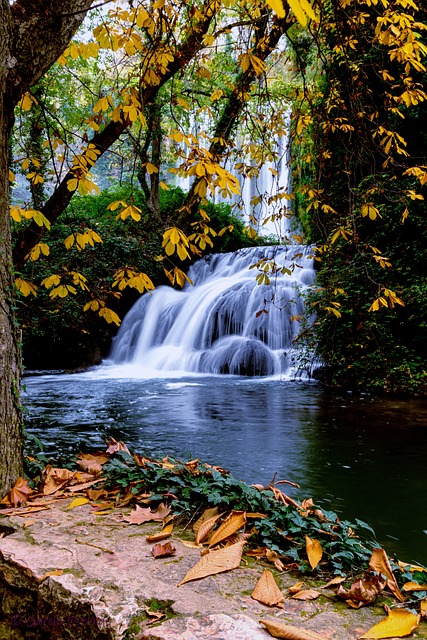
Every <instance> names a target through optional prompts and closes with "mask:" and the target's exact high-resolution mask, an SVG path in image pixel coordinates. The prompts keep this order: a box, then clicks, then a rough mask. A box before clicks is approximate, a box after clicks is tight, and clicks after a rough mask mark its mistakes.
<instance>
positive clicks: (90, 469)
mask: <svg viewBox="0 0 427 640" xmlns="http://www.w3.org/2000/svg"><path fill="white" fill-rule="evenodd" d="M77 466H78V467H79V468H80V469H83V471H86V472H87V473H91V474H92V475H94V476H97V475H99V474H100V473H102V464H99V462H97V461H96V460H87V459H86V458H84V459H83V460H78V461H77Z"/></svg>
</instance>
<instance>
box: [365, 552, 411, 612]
mask: <svg viewBox="0 0 427 640" xmlns="http://www.w3.org/2000/svg"><path fill="white" fill-rule="evenodd" d="M369 568H370V569H372V571H378V572H379V573H382V574H383V575H385V577H386V578H387V586H388V588H389V589H390V591H391V592H392V593H393V594H394V595H395V596H396V598H397V599H398V600H400V602H404V601H405V596H404V595H403V593H402V592H401V591H400V589H399V587H398V584H397V581H396V578H395V576H394V574H393V570H392V568H391V565H390V561H389V559H388V556H387V554H386V552H385V551H384V549H374V550H373V552H372V556H371V559H370V560H369Z"/></svg>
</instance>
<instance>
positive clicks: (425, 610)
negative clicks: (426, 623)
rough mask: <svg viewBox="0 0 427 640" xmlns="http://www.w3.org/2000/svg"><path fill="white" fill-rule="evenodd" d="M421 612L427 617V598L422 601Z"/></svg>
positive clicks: (423, 616)
mask: <svg viewBox="0 0 427 640" xmlns="http://www.w3.org/2000/svg"><path fill="white" fill-rule="evenodd" d="M420 613H421V617H422V618H427V598H424V600H421V602H420Z"/></svg>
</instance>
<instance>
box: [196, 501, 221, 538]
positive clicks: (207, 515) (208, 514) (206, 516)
mask: <svg viewBox="0 0 427 640" xmlns="http://www.w3.org/2000/svg"><path fill="white" fill-rule="evenodd" d="M217 514H218V507H211V508H210V509H205V511H203V513H202V515H201V516H200V518H198V519H197V520H196V522H195V523H194V524H193V531H194V533H195V534H197V532H198V530H199V529H200V527H201V526H202V524H203V523H204V522H206V520H210V519H211V518H213V517H214V516H216V515H217Z"/></svg>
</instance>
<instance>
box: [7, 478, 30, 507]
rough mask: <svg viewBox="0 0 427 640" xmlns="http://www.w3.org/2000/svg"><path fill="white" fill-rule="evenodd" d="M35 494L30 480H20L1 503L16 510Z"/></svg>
mask: <svg viewBox="0 0 427 640" xmlns="http://www.w3.org/2000/svg"><path fill="white" fill-rule="evenodd" d="M31 493H33V490H32V489H31V487H30V486H29V484H28V480H24V478H18V480H17V481H16V483H15V486H13V487H12V489H11V490H10V491H9V493H8V494H7V495H5V497H4V498H3V500H2V501H1V504H10V505H13V506H14V507H15V508H16V507H17V506H19V505H20V504H23V503H24V502H27V500H28V496H29V495H30V494H31Z"/></svg>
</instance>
